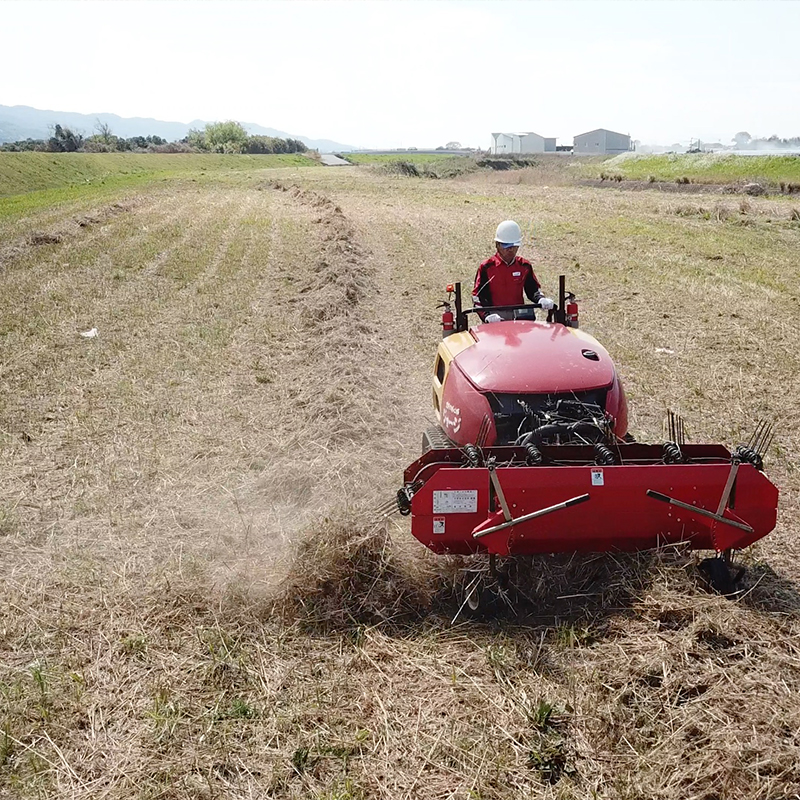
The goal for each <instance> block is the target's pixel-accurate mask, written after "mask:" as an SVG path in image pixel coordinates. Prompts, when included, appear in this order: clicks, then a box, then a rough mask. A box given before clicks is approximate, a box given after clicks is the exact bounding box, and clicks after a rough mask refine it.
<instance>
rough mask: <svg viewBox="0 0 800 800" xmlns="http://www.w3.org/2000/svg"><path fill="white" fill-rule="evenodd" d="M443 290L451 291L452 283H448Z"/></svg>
mask: <svg viewBox="0 0 800 800" xmlns="http://www.w3.org/2000/svg"><path fill="white" fill-rule="evenodd" d="M445 291H447V292H452V291H453V284H452V283H448V284H447V287H446V289H445Z"/></svg>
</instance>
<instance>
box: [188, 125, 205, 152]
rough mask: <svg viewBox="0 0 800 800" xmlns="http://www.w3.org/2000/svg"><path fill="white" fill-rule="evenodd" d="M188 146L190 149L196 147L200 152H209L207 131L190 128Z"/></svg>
mask: <svg viewBox="0 0 800 800" xmlns="http://www.w3.org/2000/svg"><path fill="white" fill-rule="evenodd" d="M185 142H186V144H188V145H189V146H190V147H196V148H197V149H198V150H207V149H208V145H207V144H206V134H205V131H199V130H197V128H190V130H189V133H187V134H186V139H185Z"/></svg>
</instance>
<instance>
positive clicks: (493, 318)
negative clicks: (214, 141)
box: [484, 314, 503, 322]
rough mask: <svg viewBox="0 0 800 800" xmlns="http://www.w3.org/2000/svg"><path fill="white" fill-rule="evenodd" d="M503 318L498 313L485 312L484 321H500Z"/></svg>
mask: <svg viewBox="0 0 800 800" xmlns="http://www.w3.org/2000/svg"><path fill="white" fill-rule="evenodd" d="M502 321H503V318H502V317H501V316H500V315H499V314H487V315H486V319H485V320H484V322H502Z"/></svg>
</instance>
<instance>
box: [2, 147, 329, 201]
mask: <svg viewBox="0 0 800 800" xmlns="http://www.w3.org/2000/svg"><path fill="white" fill-rule="evenodd" d="M316 163H317V162H316V161H314V160H313V159H311V158H308V157H307V156H304V155H301V154H299V153H286V154H277V155H222V154H202V153H175V154H172V153H0V197H11V196H14V195H20V194H26V193H29V192H41V191H46V190H51V189H64V188H72V187H78V188H85V187H87V186H88V187H91V186H98V185H116V186H122V185H130V184H131V183H137V182H139V181H141V180H147V179H149V178H153V177H159V178H161V177H171V176H176V175H184V174H186V173H192V172H213V173H220V172H222V173H225V172H249V171H253V170H260V169H273V168H276V167H303V166H316Z"/></svg>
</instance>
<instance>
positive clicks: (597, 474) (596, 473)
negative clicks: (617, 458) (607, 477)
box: [592, 469, 603, 486]
mask: <svg viewBox="0 0 800 800" xmlns="http://www.w3.org/2000/svg"><path fill="white" fill-rule="evenodd" d="M602 485H603V470H601V469H593V470H592V486H602Z"/></svg>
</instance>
